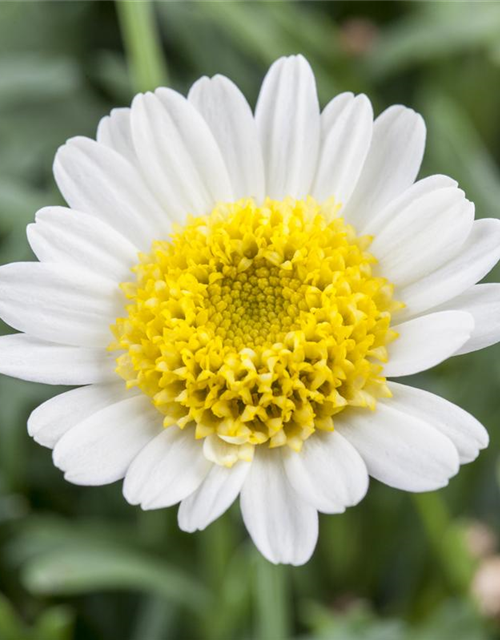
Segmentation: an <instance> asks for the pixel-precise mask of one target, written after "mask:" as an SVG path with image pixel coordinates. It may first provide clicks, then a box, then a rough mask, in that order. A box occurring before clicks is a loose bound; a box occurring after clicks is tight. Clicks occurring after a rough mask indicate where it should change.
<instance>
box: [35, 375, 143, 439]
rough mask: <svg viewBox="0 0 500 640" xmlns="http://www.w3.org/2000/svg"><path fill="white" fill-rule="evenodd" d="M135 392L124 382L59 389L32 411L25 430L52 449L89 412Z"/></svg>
mask: <svg viewBox="0 0 500 640" xmlns="http://www.w3.org/2000/svg"><path fill="white" fill-rule="evenodd" d="M135 393H138V392H137V391H135V390H132V389H131V390H127V389H126V388H125V383H124V382H116V383H115V382H114V383H112V384H93V385H90V386H88V387H80V388H79V389H72V390H71V391H66V392H65V393H60V394H59V395H57V396H55V397H54V398H51V399H50V400H47V402H44V403H43V404H41V405H40V406H39V407H37V408H36V409H35V410H34V411H33V413H32V414H31V415H30V417H29V420H28V433H29V434H30V436H32V438H33V439H34V440H36V442H38V443H39V444H41V445H43V446H44V447H49V448H50V449H53V448H54V446H55V445H56V443H57V442H58V440H60V439H61V438H62V436H63V435H64V434H65V433H66V432H67V431H69V430H70V429H72V428H73V427H74V426H76V425H77V424H79V423H80V422H83V420H86V419H87V418H88V417H90V416H91V415H92V414H93V413H96V412H97V411H99V410H100V409H104V407H107V406H108V405H111V404H114V403H115V402H118V401H119V400H122V399H123V400H125V399H126V398H129V397H130V396H131V395H132V394H135Z"/></svg>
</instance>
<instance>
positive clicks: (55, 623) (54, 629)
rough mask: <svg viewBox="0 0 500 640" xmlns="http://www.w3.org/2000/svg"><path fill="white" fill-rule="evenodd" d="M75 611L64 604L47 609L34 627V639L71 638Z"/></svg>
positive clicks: (61, 639) (66, 639)
mask: <svg viewBox="0 0 500 640" xmlns="http://www.w3.org/2000/svg"><path fill="white" fill-rule="evenodd" d="M74 617H75V616H74V613H73V611H72V610H71V609H69V608H68V607H64V606H59V607H51V608H50V609H46V610H45V611H44V612H43V613H42V614H41V615H40V616H39V617H38V619H37V621H36V623H35V625H34V627H33V640H71V638H72V637H73V626H74Z"/></svg>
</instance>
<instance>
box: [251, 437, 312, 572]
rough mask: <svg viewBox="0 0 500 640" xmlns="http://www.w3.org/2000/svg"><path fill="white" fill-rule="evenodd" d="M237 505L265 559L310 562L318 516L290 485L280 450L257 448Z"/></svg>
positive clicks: (297, 563)
mask: <svg viewBox="0 0 500 640" xmlns="http://www.w3.org/2000/svg"><path fill="white" fill-rule="evenodd" d="M240 504H241V512H242V515H243V521H244V522H245V526H246V528H247V529H248V532H249V533H250V535H251V536H252V540H253V541H254V543H255V546H256V547H257V548H258V549H259V551H260V552H261V553H262V555H263V556H264V557H265V558H267V559H268V560H269V561H270V562H273V563H274V564H279V563H284V564H293V565H300V564H304V563H305V562H307V561H308V560H309V558H310V557H311V555H312V553H313V551H314V547H315V546H316V540H317V538H318V513H317V511H316V509H315V508H314V507H313V506H311V505H310V504H308V503H307V502H305V501H304V500H303V499H302V498H301V497H300V496H299V495H298V494H297V493H296V492H295V491H294V489H293V488H292V486H291V485H290V482H289V481H288V478H287V476H286V473H285V468H284V464H283V459H282V455H281V452H280V451H279V450H276V449H274V450H270V449H268V448H267V447H257V451H256V453H255V457H254V460H253V462H252V467H251V469H250V472H249V474H248V476H247V478H246V480H245V483H244V485H243V489H242V490H241V498H240Z"/></svg>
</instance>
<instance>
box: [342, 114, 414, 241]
mask: <svg viewBox="0 0 500 640" xmlns="http://www.w3.org/2000/svg"><path fill="white" fill-rule="evenodd" d="M424 147H425V124H424V121H423V120H422V117H421V116H420V115H419V114H418V113H415V112H414V111H413V110H412V109H408V108H406V107H402V106H400V105H395V106H392V107H389V109H386V110H385V111H384V112H383V113H382V114H380V116H379V117H378V118H377V119H376V120H375V123H374V126H373V138H372V144H371V146H370V150H369V152H368V156H367V158H366V162H365V164H364V167H363V171H362V173H361V176H360V178H359V180H358V183H357V185H356V188H355V190H354V193H353V194H352V197H351V198H350V200H349V202H348V204H347V207H346V209H345V210H344V211H343V215H344V216H345V218H346V219H347V220H348V221H349V222H350V223H351V224H353V225H354V226H355V227H356V228H357V230H358V231H359V232H364V225H365V224H366V223H367V222H368V220H369V219H370V218H371V217H372V216H375V215H377V212H378V211H379V210H380V209H382V207H384V206H385V205H386V204H387V203H388V202H390V201H391V200H392V199H393V198H396V197H397V196H398V195H399V194H400V193H402V192H403V191H404V190H405V189H407V188H408V187H409V186H410V185H411V184H413V182H414V181H415V178H416V177H417V173H418V170H419V168H420V163H421V162H422V157H423V154H424Z"/></svg>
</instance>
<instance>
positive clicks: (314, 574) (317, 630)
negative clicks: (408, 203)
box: [0, 0, 500, 640]
mask: <svg viewBox="0 0 500 640" xmlns="http://www.w3.org/2000/svg"><path fill="white" fill-rule="evenodd" d="M299 52H300V53H302V54H304V55H305V56H306V57H307V58H308V59H309V61H310V62H311V64H312V66H313V68H314V70H315V72H316V76H317V80H318V85H319V93H320V99H321V101H322V104H323V105H324V104H326V102H327V101H328V100H329V99H330V98H331V97H332V95H334V94H335V93H337V92H340V91H345V90H351V91H354V92H365V93H367V94H368V95H369V96H370V98H371V99H372V101H373V103H374V107H375V111H376V112H377V113H378V112H380V111H381V110H382V109H384V108H385V107H387V106H388V105H390V104H392V103H399V102H400V103H403V104H406V105H409V106H412V107H414V108H415V109H417V110H419V111H420V112H421V113H422V114H423V116H424V118H425V120H426V122H427V126H428V146H427V151H426V156H425V162H424V166H423V168H422V173H421V175H428V174H430V173H445V174H449V175H451V176H453V177H454V178H456V179H457V180H458V181H459V182H460V185H461V187H462V188H463V189H464V190H465V191H466V192H467V194H468V197H469V198H470V199H471V200H473V201H474V202H475V203H476V212H477V216H478V217H500V171H499V162H500V116H499V114H500V4H499V3H496V2H492V3H482V2H478V3H473V2H399V1H397V0H394V1H391V2H348V1H336V2H313V1H310V2H235V3H232V2H223V3H222V2H161V3H160V2H158V3H153V4H147V3H146V2H130V3H126V2H120V3H113V2H110V1H109V2H103V1H100V0H96V1H93V2H80V1H71V2H65V1H59V2H43V1H37V2H29V1H28V2H1V3H0V263H7V262H10V261H14V260H30V259H32V258H33V256H32V255H31V254H30V251H29V248H28V244H27V242H26V236H25V227H26V224H27V223H29V222H31V221H32V220H33V217H34V214H35V211H36V210H37V209H39V208H41V207H42V206H45V205H48V204H62V201H61V198H60V196H59V194H58V193H57V190H56V188H55V184H54V181H53V178H52V172H51V167H52V159H53V156H54V153H55V151H56V149H57V147H58V146H59V145H61V144H62V143H64V141H65V140H66V139H67V138H69V137H71V136H74V135H87V136H92V137H94V135H95V130H96V126H97V123H98V121H99V119H100V118H101V117H102V116H103V115H105V114H106V113H107V112H108V111H109V110H110V109H111V108H112V107H114V106H125V105H128V104H129V103H130V100H131V98H132V96H133V95H134V93H135V92H137V91H139V90H145V89H151V88H154V86H156V85H158V84H168V85H169V86H172V87H173V88H175V89H177V90H179V91H181V92H186V91H187V90H188V88H189V86H190V85H191V83H192V82H193V81H195V80H196V79H197V78H198V77H199V76H201V75H204V74H207V75H212V74H215V73H223V74H226V75H228V76H230V77H232V78H233V79H234V80H235V81H236V82H237V83H238V84H239V85H240V86H241V88H242V89H243V91H244V92H245V94H246V96H247V97H248V99H249V101H250V102H251V104H252V105H254V104H255V99H256V96H257V92H258V88H259V84H260V82H261V79H262V77H263V74H264V73H265V71H266V68H267V67H268V65H269V64H270V63H271V62H272V61H273V60H274V59H275V58H276V57H278V56H281V55H283V54H291V53H299ZM499 275H500V273H499V272H498V271H497V273H496V274H491V278H490V279H493V280H498V279H499V277H498V276H499ZM9 331H10V330H9V328H8V327H6V326H0V333H8V332H9ZM499 356H500V347H498V346H497V347H493V348H490V349H488V350H487V351H486V352H480V353H477V354H470V355H466V356H461V357H458V358H455V359H452V360H451V361H448V362H447V363H445V364H444V365H442V366H440V367H438V368H437V369H436V370H434V371H433V372H432V373H430V374H426V375H425V376H423V375H422V376H418V377H417V378H416V379H413V380H412V382H413V384H416V385H419V386H421V387H422V388H432V390H433V391H435V392H437V393H440V394H441V395H443V396H444V397H446V398H448V399H449V400H452V401H454V402H457V403H458V404H460V405H461V406H462V407H464V408H465V409H467V410H469V411H470V412H472V413H473V414H474V415H475V416H476V417H477V418H478V419H479V420H481V421H482V422H483V423H484V424H485V425H486V427H487V428H488V430H489V432H490V434H491V445H490V448H489V449H488V450H486V451H485V452H483V453H482V454H481V456H480V458H479V459H478V460H477V461H476V462H475V463H473V464H471V465H469V466H467V467H465V468H463V469H462V471H461V473H460V474H459V475H458V477H456V478H455V479H453V480H452V482H451V483H450V486H449V487H448V488H446V489H445V490H442V491H441V492H439V493H434V494H425V495H421V496H411V495H409V494H406V493H402V492H399V491H396V490H393V489H390V488H388V487H385V486H382V485H380V484H378V483H377V482H375V481H373V482H372V486H371V490H370V492H369V495H368V497H367V498H366V499H365V500H364V501H363V502H362V503H361V504H360V505H359V506H358V507H356V508H354V509H350V510H349V511H348V512H347V513H346V514H345V515H342V516H322V517H321V520H320V527H321V532H320V538H319V545H318V548H317V550H316V553H315V555H314V557H313V559H312V560H311V561H310V562H309V563H308V564H307V565H306V566H304V567H301V568H290V567H274V566H272V565H270V564H268V563H267V562H265V561H264V560H263V559H262V558H260V557H259V556H258V554H257V552H256V551H255V549H254V548H253V546H252V544H251V543H250V542H249V540H248V538H247V535H246V533H245V531H244V528H243V526H242V523H241V518H240V514H239V510H238V507H237V505H235V506H234V507H233V508H232V509H231V510H230V511H229V512H228V513H226V514H225V515H224V517H223V518H221V519H220V520H219V521H217V522H216V523H214V524H213V525H212V526H210V527H209V528H208V529H207V530H206V531H205V532H202V533H197V534H195V535H189V534H185V533H182V532H181V531H179V530H178V529H177V525H176V510H175V509H169V510H163V511H159V512H150V513H143V512H141V511H140V510H139V509H138V508H134V507H131V506H129V505H128V504H127V503H126V502H125V501H124V499H123V498H122V496H121V487H120V486H119V484H116V485H111V486H108V487H100V488H80V487H77V486H73V485H71V484H68V483H66V482H65V481H64V480H63V477H62V474H61V472H59V471H58V470H57V469H55V468H54V466H53V465H52V462H51V455H50V451H49V450H48V449H43V448H42V447H40V446H38V445H37V444H35V443H34V442H33V441H31V439H30V438H29V436H28V435H27V432H26V421H27V418H28V415H29V413H30V412H31V411H32V410H33V409H34V408H35V407H36V406H37V405H38V404H39V403H41V402H42V401H44V400H45V399H47V398H49V397H51V396H52V395H54V394H55V393H58V392H60V391H61V390H62V389H58V388H53V387H44V386H41V385H35V384H30V383H27V382H21V381H17V380H12V379H9V378H5V377H1V376H0V640H69V639H73V638H74V639H77V640H167V639H168V640H177V639H180V640H233V639H234V640H284V639H285V638H301V639H302V640H316V639H317V640H320V639H324V640H490V639H495V638H500V633H499V629H500V626H499V625H500V555H497V554H499V553H500V549H499V545H498V538H499V535H500V509H499V507H500V500H499V478H500V466H499V452H500V430H499V428H498V423H499V413H500V393H499V389H500V361H499Z"/></svg>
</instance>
